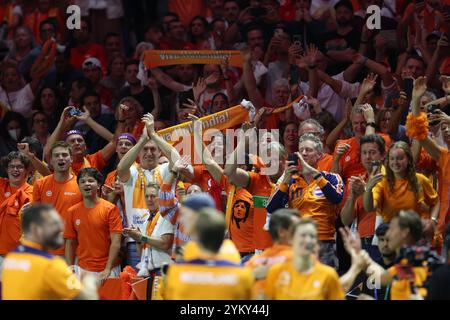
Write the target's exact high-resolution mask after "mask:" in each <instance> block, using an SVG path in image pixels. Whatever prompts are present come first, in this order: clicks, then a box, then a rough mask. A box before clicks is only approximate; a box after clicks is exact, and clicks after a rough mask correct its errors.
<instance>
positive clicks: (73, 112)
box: [69, 108, 82, 117]
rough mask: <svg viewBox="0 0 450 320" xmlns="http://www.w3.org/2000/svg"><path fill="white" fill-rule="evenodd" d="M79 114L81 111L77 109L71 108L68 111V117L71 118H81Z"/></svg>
mask: <svg viewBox="0 0 450 320" xmlns="http://www.w3.org/2000/svg"><path fill="white" fill-rule="evenodd" d="M81 114H82V112H81V110H80V109H77V108H72V109H70V111H69V115H70V116H71V117H79V116H81Z"/></svg>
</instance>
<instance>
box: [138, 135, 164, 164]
mask: <svg viewBox="0 0 450 320" xmlns="http://www.w3.org/2000/svg"><path fill="white" fill-rule="evenodd" d="M160 156H161V151H160V150H159V149H158V147H157V146H156V145H155V143H154V142H153V141H149V142H147V143H146V144H145V145H144V147H143V148H142V150H141V151H140V152H139V159H140V160H141V166H142V168H144V169H153V168H155V167H156V166H157V165H158V160H159V157H160Z"/></svg>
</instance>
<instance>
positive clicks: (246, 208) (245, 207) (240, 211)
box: [233, 200, 250, 221]
mask: <svg viewBox="0 0 450 320" xmlns="http://www.w3.org/2000/svg"><path fill="white" fill-rule="evenodd" d="M249 213H250V204H249V203H248V202H245V201H243V200H237V201H236V202H235V203H234V205H233V218H234V219H237V220H239V221H242V220H244V221H245V219H247V217H248V215H249Z"/></svg>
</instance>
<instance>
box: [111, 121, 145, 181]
mask: <svg viewBox="0 0 450 320" xmlns="http://www.w3.org/2000/svg"><path fill="white" fill-rule="evenodd" d="M149 140H150V138H149V136H148V134H147V128H145V127H144V131H143V132H142V135H141V137H140V138H139V140H138V142H137V143H136V144H135V145H134V146H133V148H131V149H130V150H129V151H128V152H127V153H126V154H125V155H124V156H123V157H122V159H121V160H120V162H119V164H118V165H117V176H118V177H119V180H120V181H121V182H127V181H128V180H129V179H130V168H131V166H132V165H133V163H134V162H135V161H136V159H137V157H138V155H139V152H140V151H141V150H142V148H143V147H144V145H145V144H146V143H147V142H148V141H149Z"/></svg>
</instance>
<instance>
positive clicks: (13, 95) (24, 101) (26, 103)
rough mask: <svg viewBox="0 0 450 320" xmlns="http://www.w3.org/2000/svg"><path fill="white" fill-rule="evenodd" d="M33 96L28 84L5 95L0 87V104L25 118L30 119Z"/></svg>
mask: <svg viewBox="0 0 450 320" xmlns="http://www.w3.org/2000/svg"><path fill="white" fill-rule="evenodd" d="M33 100H34V94H33V91H32V90H31V86H30V84H27V85H26V86H25V87H23V88H22V89H20V90H17V91H14V92H9V93H8V94H7V93H6V91H5V90H3V88H2V87H1V86H0V103H1V104H3V105H5V106H6V108H7V109H8V110H12V111H15V112H18V113H20V114H21V115H23V116H24V117H25V118H30V117H31V108H32V106H33Z"/></svg>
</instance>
